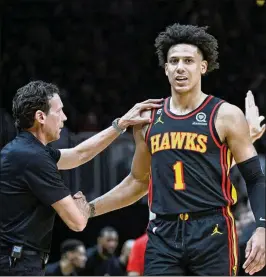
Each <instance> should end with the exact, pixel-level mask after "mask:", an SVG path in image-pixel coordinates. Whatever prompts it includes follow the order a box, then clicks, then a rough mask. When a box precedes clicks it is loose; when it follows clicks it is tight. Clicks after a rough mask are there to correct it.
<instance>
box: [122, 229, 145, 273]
mask: <svg viewBox="0 0 266 277" xmlns="http://www.w3.org/2000/svg"><path fill="white" fill-rule="evenodd" d="M147 241H148V236H147V234H146V233H145V234H144V235H142V236H141V237H139V238H137V239H136V240H135V242H134V245H133V247H132V249H131V251H130V255H129V259H128V264H127V272H132V271H134V272H138V273H139V275H143V273H144V255H145V250H146V244H147Z"/></svg>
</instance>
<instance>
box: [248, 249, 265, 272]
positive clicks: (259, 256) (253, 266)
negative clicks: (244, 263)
mask: <svg viewBox="0 0 266 277" xmlns="http://www.w3.org/2000/svg"><path fill="white" fill-rule="evenodd" d="M262 258H263V251H262V250H260V248H259V247H256V254H255V257H254V259H253V261H252V262H251V263H250V264H249V266H248V267H247V268H246V269H245V272H246V273H249V274H250V275H252V274H254V273H255V272H257V270H258V269H259V268H260V264H261V263H262V260H261V259H262Z"/></svg>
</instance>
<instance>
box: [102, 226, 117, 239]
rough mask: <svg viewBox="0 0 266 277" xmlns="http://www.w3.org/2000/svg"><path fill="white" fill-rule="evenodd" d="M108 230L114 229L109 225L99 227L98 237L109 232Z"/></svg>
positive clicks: (114, 230) (112, 230)
mask: <svg viewBox="0 0 266 277" xmlns="http://www.w3.org/2000/svg"><path fill="white" fill-rule="evenodd" d="M110 232H116V233H117V231H116V229H115V228H113V227H111V226H106V227H104V228H103V229H101V231H100V233H99V237H103V236H104V235H105V233H110Z"/></svg>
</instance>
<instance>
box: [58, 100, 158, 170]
mask: <svg viewBox="0 0 266 277" xmlns="http://www.w3.org/2000/svg"><path fill="white" fill-rule="evenodd" d="M162 100H163V99H149V100H146V101H144V102H142V103H138V104H136V105H135V106H134V107H133V108H132V109H131V110H129V111H128V112H127V113H126V114H125V115H124V116H122V117H121V118H120V119H119V121H118V123H117V125H118V128H119V129H121V130H124V129H126V128H127V127H129V126H133V125H137V124H145V123H146V124H147V123H149V122H150V117H147V116H143V115H142V116H140V114H141V113H142V112H143V111H144V110H150V109H152V108H159V107H161V106H162V105H161V103H162ZM119 135H120V133H119V131H118V130H116V129H115V128H114V127H113V126H111V127H109V128H107V129H105V130H103V131H102V132H100V133H98V134H96V135H95V136H93V137H91V138H89V139H87V140H85V141H83V142H82V143H80V144H79V145H77V146H76V147H73V148H70V149H60V152H61V157H60V159H59V161H58V163H57V166H58V169H60V170H63V169H71V168H75V167H78V166H80V165H82V164H84V163H86V162H88V161H89V160H91V159H93V158H94V157H95V156H96V155H97V154H99V153H100V152H102V151H103V150H104V149H105V148H106V147H107V146H109V145H110V144H111V143H112V142H113V141H114V140H115V139H116V138H117V137H118V136H119Z"/></svg>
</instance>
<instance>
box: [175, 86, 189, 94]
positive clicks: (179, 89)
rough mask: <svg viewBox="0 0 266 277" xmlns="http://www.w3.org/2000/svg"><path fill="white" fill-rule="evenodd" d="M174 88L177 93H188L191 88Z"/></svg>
mask: <svg viewBox="0 0 266 277" xmlns="http://www.w3.org/2000/svg"><path fill="white" fill-rule="evenodd" d="M174 88H175V91H176V92H177V93H186V92H187V91H189V89H190V88H189V86H175V87H174Z"/></svg>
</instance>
